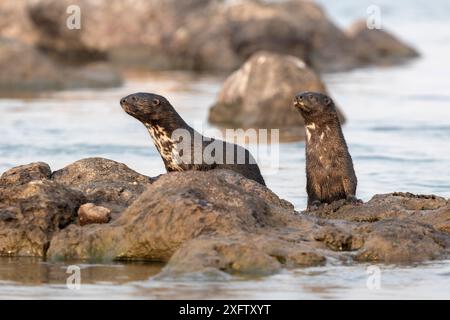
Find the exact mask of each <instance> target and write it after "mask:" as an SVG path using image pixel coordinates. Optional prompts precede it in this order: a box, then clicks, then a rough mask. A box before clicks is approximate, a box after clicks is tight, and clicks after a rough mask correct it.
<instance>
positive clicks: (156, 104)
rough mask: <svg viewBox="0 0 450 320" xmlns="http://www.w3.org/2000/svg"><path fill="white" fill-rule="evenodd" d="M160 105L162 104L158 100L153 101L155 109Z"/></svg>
mask: <svg viewBox="0 0 450 320" xmlns="http://www.w3.org/2000/svg"><path fill="white" fill-rule="evenodd" d="M159 103H160V102H159V100H158V99H153V100H152V105H153V106H155V107H156V106H158V105H159Z"/></svg>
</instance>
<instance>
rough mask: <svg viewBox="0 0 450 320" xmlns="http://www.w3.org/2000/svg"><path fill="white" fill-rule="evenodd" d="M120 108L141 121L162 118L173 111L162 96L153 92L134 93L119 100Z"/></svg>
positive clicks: (148, 121) (150, 121)
mask: <svg viewBox="0 0 450 320" xmlns="http://www.w3.org/2000/svg"><path fill="white" fill-rule="evenodd" d="M120 105H121V106H122V109H123V110H124V111H125V112H126V113H128V114H129V115H130V116H132V117H134V118H136V119H138V120H139V121H141V122H143V123H152V122H153V121H158V120H163V119H164V118H167V117H170V116H171V114H172V113H173V112H174V111H175V110H174V109H173V107H172V105H171V104H170V103H169V101H167V99H166V98H164V97H163V96H159V95H157V94H153V93H134V94H130V95H129V96H126V97H125V98H122V99H121V100H120Z"/></svg>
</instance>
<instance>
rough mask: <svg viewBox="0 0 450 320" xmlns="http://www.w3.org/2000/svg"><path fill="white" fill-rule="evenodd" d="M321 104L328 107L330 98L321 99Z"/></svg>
mask: <svg viewBox="0 0 450 320" xmlns="http://www.w3.org/2000/svg"><path fill="white" fill-rule="evenodd" d="M323 102H324V103H325V105H327V106H328V105H329V104H330V103H331V99H330V98H325V99H323Z"/></svg>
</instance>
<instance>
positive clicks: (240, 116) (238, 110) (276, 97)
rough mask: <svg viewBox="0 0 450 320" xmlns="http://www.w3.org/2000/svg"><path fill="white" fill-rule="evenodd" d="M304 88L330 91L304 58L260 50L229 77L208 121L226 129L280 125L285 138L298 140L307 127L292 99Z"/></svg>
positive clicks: (303, 134) (323, 91)
mask: <svg viewBox="0 0 450 320" xmlns="http://www.w3.org/2000/svg"><path fill="white" fill-rule="evenodd" d="M302 91H314V92H322V93H324V94H328V92H327V90H326V88H325V84H324V83H323V82H322V80H321V79H320V77H319V76H318V75H317V74H316V73H315V72H314V71H313V70H312V69H310V68H309V67H308V66H307V65H306V64H305V63H304V62H303V61H302V60H300V59H298V58H296V57H294V56H288V55H280V54H275V53H270V52H259V53H256V54H254V55H253V56H252V57H251V58H250V59H249V60H248V61H247V62H246V63H245V64H244V65H243V66H242V67H241V68H240V69H239V70H237V71H236V72H234V73H233V74H232V75H231V76H229V77H228V78H227V80H226V81H225V84H224V85H223V88H222V90H221V91H220V93H219V96H218V98H217V102H216V103H215V104H214V106H213V107H212V108H211V109H210V112H209V121H211V122H212V123H214V124H218V125H221V126H224V127H227V128H230V127H231V128H277V129H278V128H279V129H280V134H281V137H282V139H283V140H298V139H300V138H304V136H305V129H304V121H303V117H301V116H300V114H299V112H298V111H297V110H296V109H295V108H294V107H293V100H294V97H295V95H296V94H298V93H299V92H302ZM340 116H341V121H343V120H344V118H343V116H342V114H340Z"/></svg>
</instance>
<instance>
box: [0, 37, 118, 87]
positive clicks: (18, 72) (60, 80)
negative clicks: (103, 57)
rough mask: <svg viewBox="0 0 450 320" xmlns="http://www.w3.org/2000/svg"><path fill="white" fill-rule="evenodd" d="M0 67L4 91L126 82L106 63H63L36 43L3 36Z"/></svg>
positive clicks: (101, 85) (109, 84)
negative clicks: (38, 47)
mask: <svg viewBox="0 0 450 320" xmlns="http://www.w3.org/2000/svg"><path fill="white" fill-rule="evenodd" d="M0 68H1V70H2V73H1V74H0V91H4V92H14V91H16V92H23V91H40V90H61V89H75V88H84V87H94V88H101V87H112V86H117V85H120V84H121V82H122V80H121V77H120V76H119V74H118V73H116V72H115V71H113V70H112V69H111V68H110V67H107V66H106V65H101V64H93V65H89V66H84V67H82V68H74V67H63V66H60V65H58V64H56V63H55V62H53V61H52V60H51V59H49V58H48V57H47V56H45V55H44V54H43V53H41V52H40V51H39V50H37V49H35V48H34V47H33V46H31V45H28V44H25V43H22V42H19V41H16V40H11V39H6V38H0Z"/></svg>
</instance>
